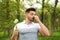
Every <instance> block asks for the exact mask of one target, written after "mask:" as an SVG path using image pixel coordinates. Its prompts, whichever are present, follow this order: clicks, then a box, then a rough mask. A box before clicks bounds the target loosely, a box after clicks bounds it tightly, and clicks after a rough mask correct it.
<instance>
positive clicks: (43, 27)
mask: <svg viewBox="0 0 60 40" xmlns="http://www.w3.org/2000/svg"><path fill="white" fill-rule="evenodd" d="M38 23H39V25H40V27H41V28H40V29H39V32H40V33H41V34H42V35H43V36H50V32H49V30H48V28H47V27H46V26H45V25H44V24H43V23H42V22H41V21H39V22H38Z"/></svg>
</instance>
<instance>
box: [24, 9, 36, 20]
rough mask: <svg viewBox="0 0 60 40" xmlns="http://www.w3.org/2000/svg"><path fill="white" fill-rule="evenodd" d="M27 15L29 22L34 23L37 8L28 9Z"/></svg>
mask: <svg viewBox="0 0 60 40" xmlns="http://www.w3.org/2000/svg"><path fill="white" fill-rule="evenodd" d="M25 13H26V18H27V19H28V20H29V21H34V16H35V15H36V9H35V8H28V9H26V11H25Z"/></svg>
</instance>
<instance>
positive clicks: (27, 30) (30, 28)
mask: <svg viewBox="0 0 60 40" xmlns="http://www.w3.org/2000/svg"><path fill="white" fill-rule="evenodd" d="M16 26H17V29H18V32H19V40H38V38H37V33H38V30H39V28H40V25H39V24H38V23H34V22H32V23H30V24H28V25H27V24H26V23H25V21H23V22H21V23H18V24H16ZM16 26H15V27H14V30H15V29H16Z"/></svg>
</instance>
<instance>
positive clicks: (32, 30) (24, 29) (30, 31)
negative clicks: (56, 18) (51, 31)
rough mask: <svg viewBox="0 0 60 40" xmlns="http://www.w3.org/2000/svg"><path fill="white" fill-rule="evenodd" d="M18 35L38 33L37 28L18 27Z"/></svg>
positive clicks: (33, 26)
mask: <svg viewBox="0 0 60 40" xmlns="http://www.w3.org/2000/svg"><path fill="white" fill-rule="evenodd" d="M18 31H19V33H34V32H38V28H37V27H36V26H35V25H25V24H24V25H19V26H18Z"/></svg>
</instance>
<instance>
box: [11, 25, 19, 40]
mask: <svg viewBox="0 0 60 40" xmlns="http://www.w3.org/2000/svg"><path fill="white" fill-rule="evenodd" d="M17 37H18V29H17V26H16V29H15V30H14V32H13V35H12V37H11V40H17Z"/></svg>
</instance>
